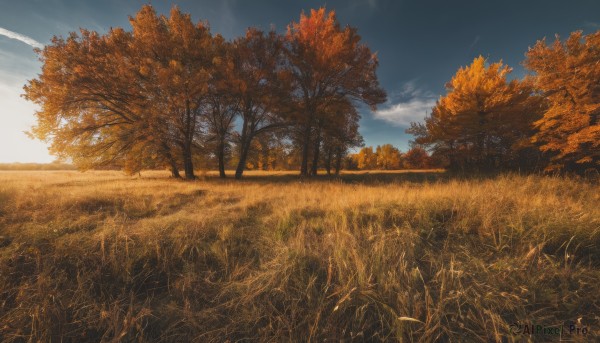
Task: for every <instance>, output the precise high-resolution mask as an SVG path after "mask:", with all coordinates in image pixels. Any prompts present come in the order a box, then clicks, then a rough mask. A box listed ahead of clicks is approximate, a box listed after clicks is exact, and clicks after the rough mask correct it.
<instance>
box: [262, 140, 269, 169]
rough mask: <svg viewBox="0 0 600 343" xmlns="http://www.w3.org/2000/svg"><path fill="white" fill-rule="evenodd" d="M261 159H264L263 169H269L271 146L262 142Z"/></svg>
mask: <svg viewBox="0 0 600 343" xmlns="http://www.w3.org/2000/svg"><path fill="white" fill-rule="evenodd" d="M261 146H262V151H261V160H262V162H261V163H262V166H261V167H262V168H261V169H262V170H269V148H268V146H267V145H266V144H261Z"/></svg>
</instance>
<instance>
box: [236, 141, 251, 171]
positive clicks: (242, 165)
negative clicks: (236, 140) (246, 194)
mask: <svg viewBox="0 0 600 343" xmlns="http://www.w3.org/2000/svg"><path fill="white" fill-rule="evenodd" d="M248 150H250V145H249V142H246V143H244V142H242V143H241V146H240V160H239V162H238V165H237V168H236V169H235V178H236V179H238V180H239V179H241V178H242V175H243V173H244V169H246V160H247V158H248Z"/></svg>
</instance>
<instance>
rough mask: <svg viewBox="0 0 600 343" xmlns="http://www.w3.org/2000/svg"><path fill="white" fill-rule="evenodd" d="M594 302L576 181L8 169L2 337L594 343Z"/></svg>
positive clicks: (581, 188)
mask: <svg viewBox="0 0 600 343" xmlns="http://www.w3.org/2000/svg"><path fill="white" fill-rule="evenodd" d="M599 298H600V186H598V185H597V184H596V185H594V184H591V183H587V182H585V181H579V180H573V179H568V178H558V177H539V176H518V175H508V176H498V177H494V178H480V179H463V180H459V179H452V178H450V177H448V176H446V175H444V174H443V173H441V171H425V172H419V173H411V172H403V173H399V172H395V173H394V172H370V173H365V172H362V173H346V174H344V175H343V176H342V178H339V179H337V178H327V177H320V178H318V179H316V180H301V179H298V178H297V177H296V176H295V173H288V172H272V173H265V172H250V173H248V175H247V177H246V178H245V179H244V180H242V181H235V180H230V179H229V180H219V179H217V178H216V177H214V174H213V173H206V174H205V175H203V176H202V177H201V179H200V180H198V181H195V182H185V181H178V180H173V179H169V178H168V174H167V173H166V172H142V173H141V176H137V175H136V176H135V177H128V176H124V175H123V174H122V173H119V172H107V171H105V172H86V173H79V172H74V171H73V172H71V171H62V172H58V171H43V172H0V304H1V306H0V341H8V342H20V341H65V342H68V341H76V342H81V341H94V342H95V341H163V342H171V341H182V342H185V341H198V342H213V341H215V342H217V341H226V340H230V341H238V340H248V339H250V340H259V341H287V340H293V341H307V340H309V341H325V340H335V341H339V340H357V341H364V340H369V341H372V340H375V341H377V340H382V341H388V340H398V341H423V342H432V341H481V342H486V341H502V340H504V341H523V340H527V339H531V340H543V339H546V338H547V337H545V336H531V337H530V336H523V335H512V334H511V333H510V332H509V326H510V324H512V323H514V322H516V321H520V322H522V323H525V324H527V323H529V324H538V325H546V326H550V325H557V324H558V325H562V324H563V323H565V324H567V325H568V324H571V323H577V325H579V326H580V327H583V326H587V328H588V334H587V335H586V336H581V335H580V336H570V338H574V339H577V340H580V341H588V340H598V339H600V334H599V332H600V318H599V317H598V316H599V314H600V299H599ZM578 320H579V322H578Z"/></svg>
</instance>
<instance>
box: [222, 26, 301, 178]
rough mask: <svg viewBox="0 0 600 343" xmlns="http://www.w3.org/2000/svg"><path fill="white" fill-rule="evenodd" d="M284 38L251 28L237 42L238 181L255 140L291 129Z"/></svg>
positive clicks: (234, 61) (234, 86)
mask: <svg viewBox="0 0 600 343" xmlns="http://www.w3.org/2000/svg"><path fill="white" fill-rule="evenodd" d="M282 52H283V46H282V41H281V38H280V37H279V36H278V35H277V34H276V33H275V32H274V31H271V32H269V33H267V34H265V33H264V32H262V31H260V30H257V29H254V28H250V29H248V30H247V31H246V36H245V37H242V38H238V39H236V40H235V41H234V42H233V60H232V63H233V72H232V74H231V77H232V78H233V81H232V87H231V90H230V91H231V92H232V94H233V97H234V99H235V101H236V103H237V109H238V112H239V114H240V117H241V118H242V129H241V132H240V134H239V136H238V142H237V143H238V148H239V162H238V165H237V168H236V171H235V178H236V179H239V178H241V177H242V174H243V172H244V168H245V166H246V160H247V156H248V152H249V150H250V148H251V147H252V141H253V139H254V138H255V137H257V136H259V135H261V134H265V133H267V132H269V131H272V130H275V129H278V128H282V127H285V126H286V125H288V120H287V113H289V112H288V111H285V110H283V109H282V104H281V102H282V101H283V100H282V99H284V98H286V96H288V93H287V91H288V90H289V86H288V85H287V82H286V81H287V80H288V79H289V78H286V77H285V75H284V74H285V72H284V71H283V69H282V64H283V59H282V58H283V54H282Z"/></svg>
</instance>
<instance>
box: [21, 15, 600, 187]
mask: <svg viewBox="0 0 600 343" xmlns="http://www.w3.org/2000/svg"><path fill="white" fill-rule="evenodd" d="M130 22H131V26H132V30H131V31H126V30H124V29H121V28H115V29H111V30H110V31H109V32H108V33H106V34H103V35H102V34H99V33H97V32H93V31H88V30H82V31H81V32H80V33H79V34H75V33H72V34H71V35H70V36H69V37H67V38H54V39H53V41H52V44H50V45H47V46H46V47H45V48H44V49H43V50H41V51H40V58H41V60H42V61H43V63H44V65H43V70H42V73H41V74H40V75H39V77H38V78H37V79H34V80H31V81H30V82H29V84H28V85H27V86H26V87H25V96H26V98H27V99H29V100H31V101H33V102H35V103H37V104H39V105H40V110H39V111H38V112H37V114H36V115H37V119H38V123H37V126H36V127H34V128H33V130H32V134H33V135H34V136H36V137H38V138H40V139H43V140H46V141H48V142H50V143H51V152H53V153H54V154H55V155H57V156H59V157H62V158H66V159H69V160H71V161H73V162H74V163H75V164H76V165H77V166H78V167H79V168H82V169H86V168H93V167H98V166H106V165H110V166H118V167H122V168H124V169H126V170H128V171H130V172H135V171H138V170H141V169H144V168H162V167H168V168H170V170H171V172H172V174H173V176H175V177H179V173H180V170H181V169H183V171H184V173H185V177H186V178H189V179H192V178H194V177H195V175H194V165H198V162H202V161H206V160H208V159H215V160H217V161H218V163H217V164H218V168H219V171H220V175H221V176H222V177H225V168H226V165H227V162H228V161H229V162H231V161H236V164H237V165H236V172H235V176H236V178H240V177H242V174H243V172H244V169H245V168H246V166H247V164H248V158H249V157H248V156H249V155H251V154H252V152H253V149H255V147H256V145H257V144H259V145H261V146H266V145H268V144H266V145H265V144H264V142H260V141H268V138H269V137H276V139H277V140H278V141H279V142H282V141H283V142H286V143H288V144H285V145H287V146H288V147H292V148H291V149H288V150H290V151H288V152H287V153H288V156H289V155H290V154H291V155H294V156H296V157H297V159H298V163H297V164H298V167H299V169H300V173H301V175H304V176H308V175H315V174H316V173H317V169H318V167H320V166H324V167H325V168H326V169H327V171H328V172H329V171H330V170H331V169H332V168H335V170H336V171H339V169H340V168H341V164H342V160H343V158H344V157H345V156H346V154H347V151H348V149H349V148H351V147H356V146H361V145H362V137H361V136H360V134H359V132H358V122H359V119H360V116H359V114H358V112H357V109H356V105H357V104H358V103H364V104H367V105H368V106H370V107H371V108H372V109H375V108H376V106H377V105H378V104H381V103H383V102H384V101H385V99H386V94H385V91H384V90H383V89H382V88H381V87H380V85H379V82H378V80H377V75H376V69H377V67H378V61H377V57H376V56H375V55H374V54H373V53H372V52H371V51H370V50H369V48H368V47H367V46H366V45H364V44H362V43H361V41H360V36H359V35H358V34H357V30H356V29H355V28H352V27H345V28H341V27H340V25H339V23H338V22H337V20H336V17H335V14H334V12H333V11H331V12H327V11H326V10H325V9H323V8H322V9H319V10H312V11H311V12H310V14H307V15H305V14H302V15H301V17H300V20H299V21H298V22H297V23H296V22H294V23H291V24H290V25H289V26H288V28H287V32H286V33H285V34H283V35H282V34H278V33H276V32H274V31H271V32H263V31H260V30H258V29H253V28H251V29H249V30H248V31H247V33H246V35H245V36H243V37H239V38H236V39H233V40H231V41H227V40H225V39H224V38H223V37H221V36H220V35H218V34H217V35H213V34H212V33H211V32H210V30H209V28H208V27H207V26H206V25H205V24H203V23H202V22H199V23H196V24H194V23H193V22H192V20H191V18H190V15H188V14H185V13H182V12H180V11H179V10H178V9H177V8H173V9H172V11H171V13H170V16H169V17H166V16H159V15H157V13H156V12H155V10H154V9H153V8H152V7H151V6H149V5H146V6H144V7H142V9H141V10H140V11H139V12H138V13H137V14H136V15H135V16H134V17H131V18H130ZM599 61H600V31H599V32H596V33H594V34H590V35H588V36H583V35H582V34H581V33H574V34H572V35H571V37H570V38H569V39H568V40H566V41H565V42H561V41H560V40H557V41H556V42H555V43H554V44H552V45H550V46H548V45H547V44H546V43H545V41H540V42H538V43H537V44H536V45H535V46H534V47H533V48H532V49H530V50H529V51H528V52H527V59H526V61H525V62H524V65H525V66H526V67H527V68H528V69H529V70H530V71H532V72H533V75H531V76H528V77H526V78H525V79H523V80H517V79H513V80H511V79H510V77H509V74H510V72H511V69H510V68H509V67H508V66H506V65H504V64H502V62H499V63H491V64H488V63H487V61H486V60H485V59H484V58H483V57H479V58H476V59H475V60H474V61H473V63H472V64H471V65H470V66H467V67H464V68H461V69H460V70H459V71H458V72H457V73H456V75H455V76H454V77H453V78H452V80H451V81H450V82H449V83H448V84H447V90H448V92H447V95H446V96H444V97H441V98H440V99H439V101H438V102H437V104H436V105H435V107H434V108H433V109H432V113H431V115H430V116H429V117H428V118H427V119H426V120H425V123H415V124H413V125H412V126H411V128H410V129H409V130H408V132H409V133H411V134H413V135H414V136H415V137H416V139H415V143H417V145H418V146H419V147H426V148H428V149H429V150H430V151H432V152H433V158H434V160H436V161H442V162H445V165H446V166H448V167H449V168H450V169H458V170H469V171H471V170H479V171H489V170H498V169H507V168H508V169H517V168H518V169H521V170H524V169H526V170H535V169H537V170H541V169H545V170H556V169H559V170H576V171H581V170H585V169H586V168H597V167H598V165H599V163H600V124H599V123H598V117H599V113H600V84H599V83H598V80H600V64H599V63H600V62H599ZM257 142H259V143H257ZM418 152H419V153H420V155H423V154H422V153H423V151H421V150H419V151H418ZM388 155H389V156H391V157H390V158H386V159H385V160H386V161H385V162H381V163H380V164H381V167H382V168H393V167H394V166H398V165H399V162H398V161H399V158H398V156H396V155H397V154H395V153H391V154H388ZM382 156H383V155H382ZM367 160H368V158H366V157H365V161H367ZM363 162H364V161H363ZM363 162H361V163H358V164H362V165H364V166H365V167H366V166H370V165H372V164H373V163H367V162H364V163H363ZM418 164H422V163H420V162H419V163H418Z"/></svg>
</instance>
